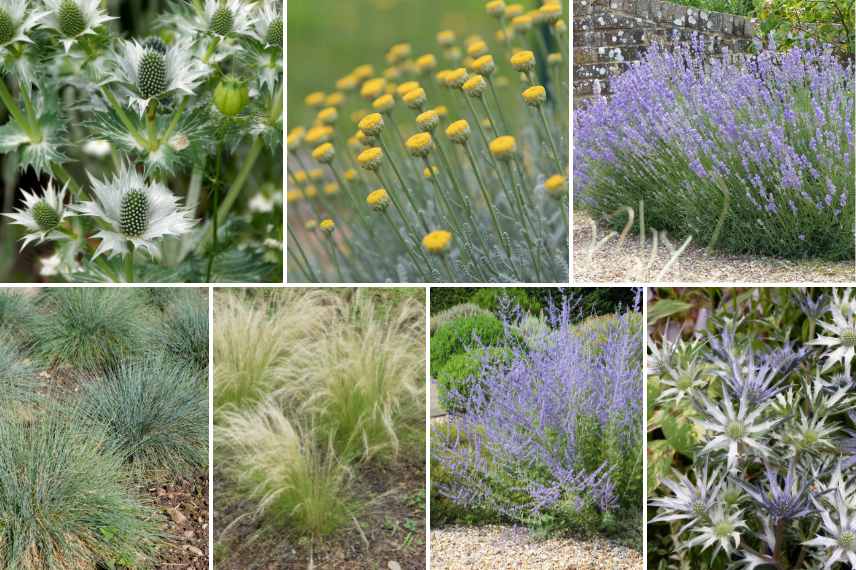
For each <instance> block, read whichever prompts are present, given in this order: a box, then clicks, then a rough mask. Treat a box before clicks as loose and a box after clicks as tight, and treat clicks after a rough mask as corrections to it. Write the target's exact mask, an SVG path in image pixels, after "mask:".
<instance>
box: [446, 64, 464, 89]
mask: <svg viewBox="0 0 856 570" xmlns="http://www.w3.org/2000/svg"><path fill="white" fill-rule="evenodd" d="M467 79H469V74H468V73H467V70H466V69H464V68H463V67H459V68H457V69H453V70H451V71H450V72H449V73H448V75H446V85H448V86H449V87H452V88H454V89H460V88H461V87H462V86H463V85H464V83H466V81H467Z"/></svg>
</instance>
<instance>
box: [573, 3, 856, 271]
mask: <svg viewBox="0 0 856 570" xmlns="http://www.w3.org/2000/svg"><path fill="white" fill-rule="evenodd" d="M853 24H854V3H853V2H852V1H850V0H830V1H829V2H822V3H809V4H806V5H802V4H801V5H800V7H799V8H796V6H795V4H794V3H792V2H788V1H784V0H773V1H767V2H752V1H744V0H671V1H665V0H645V1H639V2H615V1H607V0H591V1H589V0H575V1H574V17H573V30H574V34H573V46H574V52H573V53H574V61H573V76H574V86H573V90H574V109H575V111H574V123H573V125H574V130H573V145H574V162H573V164H574V176H573V184H574V217H573V221H574V231H573V252H574V260H573V261H574V280H575V282H583V283H605V282H642V283H645V282H647V283H651V282H655V283H665V282H676V283H706V282H714V283H719V282H723V283H726V284H728V283H735V284H736V283H769V284H776V283H791V284H801V283H808V282H823V283H843V282H852V281H854V279H856V263H854V259H855V258H854V248H855V247H856V238H854V228H856V216H854V214H856V148H854V142H853V128H854V126H853V125H854V107H856V94H854V81H856V80H854V74H853V58H854V39H853V34H852V30H853Z"/></svg>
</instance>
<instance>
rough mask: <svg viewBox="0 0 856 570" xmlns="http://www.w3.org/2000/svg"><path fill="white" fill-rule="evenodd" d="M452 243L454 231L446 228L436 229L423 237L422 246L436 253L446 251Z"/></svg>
mask: <svg viewBox="0 0 856 570" xmlns="http://www.w3.org/2000/svg"><path fill="white" fill-rule="evenodd" d="M450 245H452V233H451V232H447V231H446V230H435V231H433V232H431V233H430V234H428V235H426V236H425V237H424V238H422V247H424V248H425V249H426V250H427V251H428V252H430V253H434V254H438V255H439V254H441V253H445V252H446V251H447V250H448V249H449V246H450Z"/></svg>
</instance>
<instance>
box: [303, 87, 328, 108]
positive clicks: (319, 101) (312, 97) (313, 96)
mask: <svg viewBox="0 0 856 570" xmlns="http://www.w3.org/2000/svg"><path fill="white" fill-rule="evenodd" d="M326 98H327V96H326V95H324V93H322V92H321V91H314V92H312V93H310V94H309V95H307V96H306V99H304V100H303V101H304V103H306V106H307V107H312V108H313V109H317V108H318V107H321V106H322V105H323V104H324V100H325V99H326Z"/></svg>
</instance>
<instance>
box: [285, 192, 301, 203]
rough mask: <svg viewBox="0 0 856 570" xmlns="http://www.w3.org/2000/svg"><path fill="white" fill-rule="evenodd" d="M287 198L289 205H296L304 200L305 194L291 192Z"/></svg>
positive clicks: (287, 193)
mask: <svg viewBox="0 0 856 570" xmlns="http://www.w3.org/2000/svg"><path fill="white" fill-rule="evenodd" d="M285 198H286V200H287V201H288V203H289V204H294V203H296V202H300V201H301V200H303V192H302V191H300V190H296V189H295V190H289V191H288V192H286V195H285Z"/></svg>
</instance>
